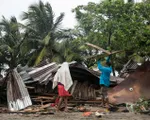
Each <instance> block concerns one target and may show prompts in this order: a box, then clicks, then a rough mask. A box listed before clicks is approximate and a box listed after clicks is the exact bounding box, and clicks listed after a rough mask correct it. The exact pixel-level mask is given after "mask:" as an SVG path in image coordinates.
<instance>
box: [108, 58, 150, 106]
mask: <svg viewBox="0 0 150 120" xmlns="http://www.w3.org/2000/svg"><path fill="white" fill-rule="evenodd" d="M149 86H150V62H149V61H147V62H145V63H143V64H142V65H141V66H139V67H138V68H137V69H136V70H135V72H133V73H131V74H130V75H129V77H127V78H125V80H124V81H123V82H121V83H120V84H119V85H117V86H116V87H114V88H113V89H112V90H110V91H108V98H109V102H110V103H112V104H120V103H127V102H136V101H137V100H138V99H139V98H140V97H144V98H146V99H150V94H149V91H150V87H149Z"/></svg>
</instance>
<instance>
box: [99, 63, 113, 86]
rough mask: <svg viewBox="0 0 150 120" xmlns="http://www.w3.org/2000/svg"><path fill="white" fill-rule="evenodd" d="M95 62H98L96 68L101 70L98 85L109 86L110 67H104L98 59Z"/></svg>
mask: <svg viewBox="0 0 150 120" xmlns="http://www.w3.org/2000/svg"><path fill="white" fill-rule="evenodd" d="M97 64H98V69H99V70H100V71H101V72H102V73H101V75H100V85H104V86H106V87H109V85H110V73H111V72H112V67H104V66H102V65H101V63H100V61H98V62H97Z"/></svg>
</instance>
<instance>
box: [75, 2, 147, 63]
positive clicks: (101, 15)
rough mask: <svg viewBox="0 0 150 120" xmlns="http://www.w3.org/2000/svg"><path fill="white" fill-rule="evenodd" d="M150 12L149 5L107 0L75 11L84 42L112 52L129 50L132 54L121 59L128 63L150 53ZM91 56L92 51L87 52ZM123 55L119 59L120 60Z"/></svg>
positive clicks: (80, 7) (127, 54) (129, 53)
mask: <svg viewBox="0 0 150 120" xmlns="http://www.w3.org/2000/svg"><path fill="white" fill-rule="evenodd" d="M149 9H150V6H149V4H146V3H136V4H135V3H132V2H129V3H124V1H123V0H115V1H110V0H105V1H102V2H100V3H98V4H96V3H88V5H86V6H78V7H76V8H75V9H74V11H75V13H76V18H77V20H78V22H79V25H78V28H79V29H80V33H83V34H82V35H83V36H82V41H83V40H84V42H83V43H85V42H86V41H87V42H91V43H94V44H97V45H99V46H101V47H103V48H104V49H109V50H127V51H129V52H126V54H122V55H123V56H122V57H124V58H125V59H122V57H121V60H122V61H124V60H127V59H128V57H129V56H130V55H133V54H135V53H136V54H139V55H142V54H143V55H147V54H149V53H150V51H149V50H148V48H149V47H148V46H149V40H150V39H149V37H148V36H149V34H150V29H149V28H148V25H147V21H149V16H148V14H150V10H149ZM142 10H144V11H145V12H142ZM85 33H86V34H85ZM141 44H142V45H141ZM86 49H87V48H86ZM89 53H91V52H89V51H87V54H89ZM92 53H93V52H92ZM125 55H126V56H125ZM120 56H121V55H120ZM120 56H117V57H118V59H119V58H120ZM116 64H118V61H116Z"/></svg>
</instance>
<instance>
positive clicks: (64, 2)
mask: <svg viewBox="0 0 150 120" xmlns="http://www.w3.org/2000/svg"><path fill="white" fill-rule="evenodd" d="M42 1H43V2H44V3H45V2H49V3H50V4H51V6H52V8H53V11H54V13H55V14H56V16H58V15H59V14H60V13H61V12H65V17H64V20H63V24H62V25H63V26H64V27H68V28H72V27H73V26H74V25H75V24H76V21H75V18H74V14H73V13H72V12H71V10H72V9H73V8H75V7H76V6H78V5H86V4H87V3H88V2H99V1H100V0H42ZM38 2H39V0H0V17H1V16H2V15H3V16H5V17H6V18H10V16H16V17H17V18H18V19H20V15H21V13H22V11H27V10H28V7H29V5H31V4H33V3H38Z"/></svg>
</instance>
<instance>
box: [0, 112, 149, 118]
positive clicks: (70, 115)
mask: <svg viewBox="0 0 150 120" xmlns="http://www.w3.org/2000/svg"><path fill="white" fill-rule="evenodd" d="M0 120H150V115H145V114H135V113H123V112H115V113H109V114H107V115H104V116H102V117H100V118H97V117H96V116H95V115H94V113H93V114H92V115H91V116H89V117H84V116H83V113H82V112H71V113H66V112H57V113H55V114H54V115H39V114H16V113H13V114H12V113H7V114H6V113H1V114H0Z"/></svg>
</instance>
